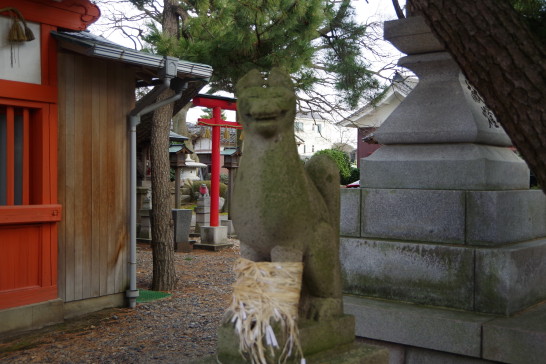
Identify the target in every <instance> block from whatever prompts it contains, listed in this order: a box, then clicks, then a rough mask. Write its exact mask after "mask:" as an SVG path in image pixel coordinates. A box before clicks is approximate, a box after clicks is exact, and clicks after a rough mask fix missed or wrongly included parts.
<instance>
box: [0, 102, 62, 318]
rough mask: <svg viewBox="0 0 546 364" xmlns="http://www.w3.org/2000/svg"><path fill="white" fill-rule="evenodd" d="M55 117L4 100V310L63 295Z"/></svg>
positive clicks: (41, 107)
mask: <svg viewBox="0 0 546 364" xmlns="http://www.w3.org/2000/svg"><path fill="white" fill-rule="evenodd" d="M56 113H57V108H56V106H55V105H54V104H50V103H40V102H27V101H17V100H13V99H2V98H0V309H5V308H10V307H16V306H23V305H27V304H31V303H37V302H42V301H47V300H50V299H54V298H57V297H58V294H57V222H58V221H59V220H60V219H61V206H60V205H58V204H57V203H56V202H57V192H56V190H57V140H56V138H57V125H56V120H57V118H56Z"/></svg>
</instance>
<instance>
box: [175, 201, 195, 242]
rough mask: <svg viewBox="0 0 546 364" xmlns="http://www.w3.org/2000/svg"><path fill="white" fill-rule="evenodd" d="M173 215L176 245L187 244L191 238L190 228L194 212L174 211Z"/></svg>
mask: <svg viewBox="0 0 546 364" xmlns="http://www.w3.org/2000/svg"><path fill="white" fill-rule="evenodd" d="M172 214H173V223H174V242H175V245H176V243H187V242H188V241H189V237H190V226H191V220H192V215H193V211H192V210H189V209H173V210H172ZM175 249H176V248H175Z"/></svg>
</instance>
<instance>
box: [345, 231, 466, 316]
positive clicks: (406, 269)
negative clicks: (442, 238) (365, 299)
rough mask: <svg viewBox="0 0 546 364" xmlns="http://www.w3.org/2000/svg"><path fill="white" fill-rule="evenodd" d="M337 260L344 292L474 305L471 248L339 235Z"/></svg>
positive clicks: (455, 306) (446, 305) (464, 305)
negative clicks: (338, 255) (338, 260)
mask: <svg viewBox="0 0 546 364" xmlns="http://www.w3.org/2000/svg"><path fill="white" fill-rule="evenodd" d="M340 260H341V269H342V277H343V285H344V291H345V292H346V293H351V294H358V295H364V296H369V297H376V298H384V299H393V300H400V301H406V302H414V303H420V304H428V305H436V306H445V307H453V308H458V309H466V310H471V309H473V306H474V252H473V250H472V249H470V248H466V247H456V246H441V245H431V244H418V243H403V242H394V241H386V240H371V239H363V238H361V239H355V238H341V247H340Z"/></svg>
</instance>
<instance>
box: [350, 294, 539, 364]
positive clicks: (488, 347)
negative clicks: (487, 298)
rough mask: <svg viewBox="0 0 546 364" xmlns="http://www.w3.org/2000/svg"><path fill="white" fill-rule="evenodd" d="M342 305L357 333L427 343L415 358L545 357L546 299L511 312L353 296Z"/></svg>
mask: <svg viewBox="0 0 546 364" xmlns="http://www.w3.org/2000/svg"><path fill="white" fill-rule="evenodd" d="M344 309H345V312H346V313H347V314H351V315H354V317H355V322H356V330H355V331H356V335H357V336H359V337H363V338H367V339H373V340H380V341H383V342H386V343H390V344H397V345H402V346H403V347H405V348H406V353H409V352H410V351H412V350H413V351H415V348H423V349H430V350H431V351H428V350H421V351H419V357H420V358H421V359H420V360H422V361H421V363H423V362H425V361H423V360H424V359H423V358H425V357H427V358H428V357H430V358H432V357H438V355H440V353H439V352H444V353H452V354H458V355H464V356H465V357H469V358H467V359H465V360H466V361H464V360H463V361H461V363H462V362H465V363H466V362H473V361H471V358H476V359H477V360H479V361H477V362H480V363H481V362H482V361H486V360H492V361H500V362H503V363H529V364H531V363H543V362H544V359H545V358H546V302H545V303H543V304H541V305H538V306H536V307H534V308H533V309H530V310H527V311H525V312H523V313H521V314H518V315H514V316H512V317H502V316H499V315H486V314H481V313H475V312H469V311H460V310H450V309H446V308H440V307H431V306H422V305H415V304H409V303H402V302H395V301H387V300H376V299H370V298H365V297H359V296H344ZM414 354H415V353H414ZM441 355H444V354H441ZM444 356H445V357H446V358H447V357H449V355H448V354H445V355H444ZM461 360H462V358H461ZM426 362H431V363H432V362H435V361H426ZM436 362H439V361H436ZM444 362H446V361H444ZM457 363H458V361H457Z"/></svg>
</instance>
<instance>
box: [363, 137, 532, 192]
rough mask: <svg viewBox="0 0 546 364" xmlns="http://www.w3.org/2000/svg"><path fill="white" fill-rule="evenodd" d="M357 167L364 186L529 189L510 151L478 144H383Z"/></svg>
mask: <svg viewBox="0 0 546 364" xmlns="http://www.w3.org/2000/svg"><path fill="white" fill-rule="evenodd" d="M361 169H362V171H363V172H362V174H361V176H362V177H361V180H362V182H361V183H362V186H363V187H364V188H416V189H431V190H434V189H442V190H443V189H446V190H508V189H527V188H529V168H528V167H527V165H526V164H525V162H523V160H521V159H520V158H519V157H518V156H516V155H515V153H514V152H512V151H511V150H510V149H508V148H502V147H493V146H487V145H479V144H462V143H461V144H431V145H384V146H382V147H381V148H379V149H378V150H377V151H375V152H374V153H373V154H372V155H370V156H369V157H367V158H363V159H362V160H361Z"/></svg>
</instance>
